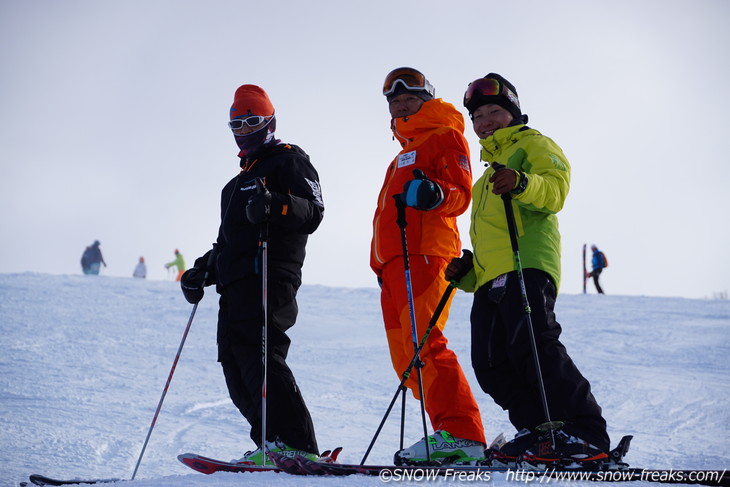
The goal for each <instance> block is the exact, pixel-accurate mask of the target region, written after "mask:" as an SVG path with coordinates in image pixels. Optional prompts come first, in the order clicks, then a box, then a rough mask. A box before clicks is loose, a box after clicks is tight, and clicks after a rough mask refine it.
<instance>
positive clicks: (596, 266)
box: [588, 244, 606, 294]
mask: <svg viewBox="0 0 730 487" xmlns="http://www.w3.org/2000/svg"><path fill="white" fill-rule="evenodd" d="M591 250H592V251H593V258H592V259H591V264H592V265H593V270H592V271H591V272H589V273H588V277H592V278H593V284H595V285H596V291H598V294H605V293H604V292H603V289H602V288H601V285H600V284H599V282H598V277H599V276H600V275H601V272H603V269H604V268H605V267H606V256H605V255H603V252H601V251H600V250H598V247H596V245H595V244H593V245H591Z"/></svg>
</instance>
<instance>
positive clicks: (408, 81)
mask: <svg viewBox="0 0 730 487" xmlns="http://www.w3.org/2000/svg"><path fill="white" fill-rule="evenodd" d="M398 84H401V85H402V86H403V87H404V88H405V89H407V90H409V91H423V90H425V91H426V92H428V94H430V95H431V96H436V90H435V89H434V87H433V85H431V83H429V82H428V80H427V79H426V77H425V76H424V75H423V73H421V72H420V71H418V70H415V69H413V68H397V69H394V70H393V71H391V72H390V73H388V75H387V76H386V77H385V81H384V82H383V95H385V96H388V95H392V94H393V93H394V92H395V89H396V88H397V86H398Z"/></svg>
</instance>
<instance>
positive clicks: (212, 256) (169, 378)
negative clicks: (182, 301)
mask: <svg viewBox="0 0 730 487" xmlns="http://www.w3.org/2000/svg"><path fill="white" fill-rule="evenodd" d="M215 255H216V244H213V250H212V251H211V252H210V255H209V256H208V262H207V265H206V268H205V274H204V277H203V283H204V284H205V281H206V280H207V279H208V274H209V273H210V267H211V266H212V265H213V261H214V260H215ZM197 309H198V303H195V304H194V305H193V310H192V311H191V312H190V318H189V319H188V324H187V326H185V332H184V333H183V336H182V340H181V341H180V346H179V347H178V348H177V354H175V360H173V362H172V367H171V368H170V374H169V375H168V376H167V382H166V383H165V387H164V389H162V396H160V402H158V403H157V410H156V411H155V415H154V416H153V417H152V423H151V424H150V428H149V430H148V431H147V437H146V438H145V440H144V444H143V445H142V451H141V452H140V454H139V458H138V459H137V464H136V465H135V467H134V472H132V480H134V477H135V476H136V475H137V470H138V469H139V464H140V463H141V462H142V456H143V455H144V452H145V450H146V449H147V443H149V441H150V436H151V435H152V429H153V428H154V427H155V424H156V423H157V417H158V416H159V415H160V410H161V409H162V403H163V402H164V401H165V396H166V395H167V390H168V389H169V387H170V382H172V375H173V374H174V373H175V368H176V367H177V362H178V361H179V360H180V355H181V354H182V349H183V345H185V340H186V339H187V337H188V332H189V331H190V325H192V324H193V318H194V317H195V311H196V310H197Z"/></svg>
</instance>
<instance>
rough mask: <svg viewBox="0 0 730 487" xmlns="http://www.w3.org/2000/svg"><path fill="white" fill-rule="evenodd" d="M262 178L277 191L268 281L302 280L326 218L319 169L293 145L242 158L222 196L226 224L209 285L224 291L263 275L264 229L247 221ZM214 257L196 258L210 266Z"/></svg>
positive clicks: (200, 264)
mask: <svg viewBox="0 0 730 487" xmlns="http://www.w3.org/2000/svg"><path fill="white" fill-rule="evenodd" d="M256 178H261V179H262V180H263V181H264V183H265V185H266V187H267V189H268V190H269V191H270V192H271V193H272V196H273V200H274V202H273V204H272V210H271V218H270V220H269V221H268V245H267V249H268V250H267V255H268V270H269V278H285V279H288V280H293V281H294V282H296V283H297V286H298V284H299V283H300V282H301V277H302V265H303V264H304V256H305V246H306V244H307V238H308V235H309V234H311V233H313V232H314V231H315V230H316V229H317V227H318V226H319V224H320V222H321V221H322V218H323V216H324V203H323V201H322V191H321V189H320V184H319V176H318V174H317V171H316V170H315V169H314V166H312V163H311V162H310V161H309V156H308V155H307V154H306V153H305V152H304V151H303V150H302V149H301V148H299V147H297V146H296V145H292V144H281V143H280V144H276V145H272V146H268V147H265V148H264V149H262V150H261V151H259V152H258V153H256V154H255V155H254V156H252V157H251V158H248V159H243V158H242V159H241V172H240V173H239V174H238V176H236V177H235V178H233V179H231V180H230V181H229V182H228V184H226V185H225V187H224V188H223V191H222V192H221V224H220V228H219V230H218V239H217V250H216V254H217V257H216V259H215V265H214V266H213V269H210V273H209V277H208V280H207V281H206V285H208V284H217V286H218V287H219V291H220V288H222V287H223V286H225V285H227V284H230V283H232V282H234V281H237V280H239V279H243V278H245V277H250V276H252V275H256V274H260V266H261V259H260V251H261V249H260V243H259V242H260V239H261V228H262V225H254V224H251V223H249V222H248V220H247V219H246V203H247V202H248V199H249V198H250V197H251V196H252V195H254V194H255V193H256V191H257V188H256ZM208 256H209V253H208V254H206V255H204V256H203V257H200V258H199V259H197V260H196V262H195V266H196V267H201V268H205V267H206V262H207V261H208Z"/></svg>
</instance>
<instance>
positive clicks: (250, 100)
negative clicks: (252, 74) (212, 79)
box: [231, 85, 274, 120]
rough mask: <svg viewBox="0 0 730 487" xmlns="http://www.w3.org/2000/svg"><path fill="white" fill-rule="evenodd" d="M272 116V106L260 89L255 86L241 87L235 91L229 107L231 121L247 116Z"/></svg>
mask: <svg viewBox="0 0 730 487" xmlns="http://www.w3.org/2000/svg"><path fill="white" fill-rule="evenodd" d="M273 114H274V105H272V104H271V100H269V96H268V95H267V94H266V92H265V91H264V90H263V89H262V88H260V87H258V86H256V85H242V86H240V87H239V88H238V89H237V90H236V94H235V95H234V96H233V105H231V120H233V119H234V118H240V117H244V116H247V115H259V116H262V117H270V116H271V115H273Z"/></svg>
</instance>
